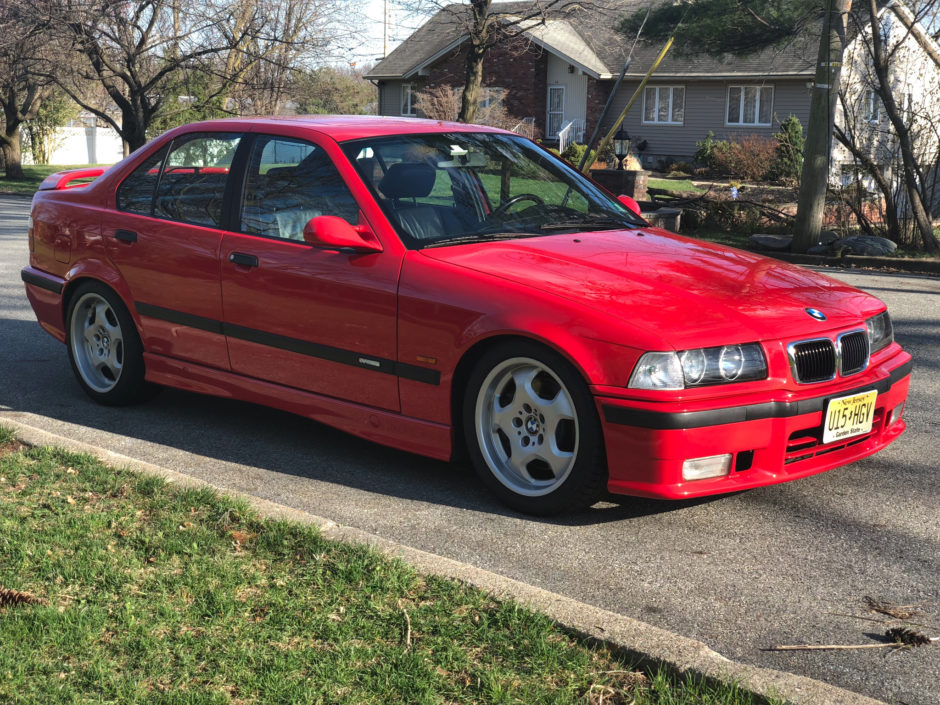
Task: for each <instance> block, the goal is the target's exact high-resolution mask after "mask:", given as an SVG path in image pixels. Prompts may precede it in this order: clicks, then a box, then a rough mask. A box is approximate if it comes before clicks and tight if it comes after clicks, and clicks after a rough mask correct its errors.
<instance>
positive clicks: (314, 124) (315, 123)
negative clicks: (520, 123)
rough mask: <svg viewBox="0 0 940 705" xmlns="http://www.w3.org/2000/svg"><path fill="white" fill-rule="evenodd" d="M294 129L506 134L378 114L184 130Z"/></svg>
mask: <svg viewBox="0 0 940 705" xmlns="http://www.w3.org/2000/svg"><path fill="white" fill-rule="evenodd" d="M275 125H277V126H281V127H284V126H287V125H289V126H292V127H297V128H301V129H304V128H306V129H311V130H316V131H317V132H320V133H322V134H325V135H328V136H329V137H332V138H333V139H334V140H336V141H337V142H342V141H344V140H353V139H360V138H364V137H379V136H385V135H413V134H424V133H429V132H430V133H434V132H493V133H506V130H501V129H499V128H495V127H487V126H485V125H470V124H467V123H462V122H447V121H443V120H425V119H423V118H413V117H385V116H378V115H274V116H266V117H238V118H223V119H219V120H206V121H204V122H196V123H191V124H189V125H185V126H184V127H182V128H180V129H181V130H184V131H186V132H193V131H199V130H233V129H237V130H251V131H252V132H260V131H264V129H265V126H268V127H273V126H275Z"/></svg>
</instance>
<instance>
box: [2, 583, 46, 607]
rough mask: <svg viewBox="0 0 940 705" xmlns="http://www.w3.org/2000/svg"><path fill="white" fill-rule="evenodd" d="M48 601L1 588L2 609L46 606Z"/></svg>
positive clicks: (30, 594) (25, 593) (29, 594)
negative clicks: (20, 606)
mask: <svg viewBox="0 0 940 705" xmlns="http://www.w3.org/2000/svg"><path fill="white" fill-rule="evenodd" d="M44 604H46V601H45V600H44V599H42V598H41V597H36V596H35V595H33V594H32V593H29V592H21V591H19V590H7V589H6V588H2V587H0V607H17V606H19V605H44Z"/></svg>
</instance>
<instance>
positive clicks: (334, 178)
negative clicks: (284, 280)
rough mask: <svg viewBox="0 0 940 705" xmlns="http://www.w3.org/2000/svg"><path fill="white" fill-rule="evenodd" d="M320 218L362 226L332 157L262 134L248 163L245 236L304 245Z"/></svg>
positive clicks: (294, 141)
mask: <svg viewBox="0 0 940 705" xmlns="http://www.w3.org/2000/svg"><path fill="white" fill-rule="evenodd" d="M318 215H335V216H339V217H340V218H343V219H344V220H345V221H346V222H348V223H349V224H350V225H356V224H357V223H358V222H359V206H358V205H357V204H356V201H355V199H354V198H353V196H352V194H351V193H350V192H349V189H348V188H347V187H346V184H345V182H344V181H343V178H342V177H341V176H340V174H339V172H338V171H337V170H336V167H335V166H334V165H333V162H332V161H331V160H330V158H329V156H327V154H326V152H325V151H323V149H322V148H321V147H318V146H316V145H315V144H312V143H311V142H306V141H304V140H299V139H294V138H291V137H277V136H274V135H259V136H258V137H257V139H256V140H255V144H254V145H253V146H252V149H251V158H250V159H249V161H248V173H247V175H246V180H245V192H244V195H243V197H242V207H241V230H242V232H246V233H250V234H252V235H263V236H265V237H274V238H281V239H285V240H299V241H303V239H304V227H305V226H306V225H307V223H308V222H309V221H310V219H311V218H315V217H317V216H318Z"/></svg>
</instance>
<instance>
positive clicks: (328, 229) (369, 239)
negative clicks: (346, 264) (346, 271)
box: [304, 215, 382, 254]
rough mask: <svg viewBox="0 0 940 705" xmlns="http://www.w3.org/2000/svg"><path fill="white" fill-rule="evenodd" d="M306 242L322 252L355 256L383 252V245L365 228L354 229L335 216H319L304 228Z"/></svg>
mask: <svg viewBox="0 0 940 705" xmlns="http://www.w3.org/2000/svg"><path fill="white" fill-rule="evenodd" d="M304 242H306V243H307V244H308V245H312V246H313V247H318V248H320V249H321V250H339V251H340V252H347V253H354V254H368V253H371V252H381V251H382V244H381V243H380V242H379V241H378V239H376V237H375V235H373V234H372V232H371V231H370V230H369V229H368V228H366V227H364V226H357V227H353V226H352V225H350V224H349V223H347V222H346V221H345V220H343V219H342V218H338V217H337V216H335V215H318V216H317V217H316V218H311V219H310V222H309V223H307V225H306V226H304Z"/></svg>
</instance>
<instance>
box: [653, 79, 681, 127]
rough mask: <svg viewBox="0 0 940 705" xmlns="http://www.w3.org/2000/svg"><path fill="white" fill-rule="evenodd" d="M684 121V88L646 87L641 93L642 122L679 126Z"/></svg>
mask: <svg viewBox="0 0 940 705" xmlns="http://www.w3.org/2000/svg"><path fill="white" fill-rule="evenodd" d="M684 119H685V86H648V87H647V88H646V90H645V91H644V92H643V122H644V123H657V124H660V125H681V124H682V121H683V120H684Z"/></svg>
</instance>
